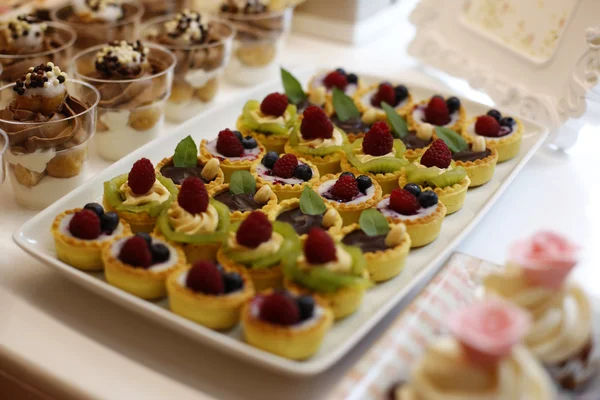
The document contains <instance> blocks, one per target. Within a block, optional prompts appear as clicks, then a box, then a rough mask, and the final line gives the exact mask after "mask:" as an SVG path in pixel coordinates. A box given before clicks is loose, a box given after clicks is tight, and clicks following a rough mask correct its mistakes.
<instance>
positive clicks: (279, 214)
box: [268, 187, 343, 239]
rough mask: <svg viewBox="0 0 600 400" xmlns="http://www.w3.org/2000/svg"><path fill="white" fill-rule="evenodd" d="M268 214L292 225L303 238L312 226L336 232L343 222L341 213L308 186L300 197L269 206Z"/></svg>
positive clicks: (270, 217)
mask: <svg viewBox="0 0 600 400" xmlns="http://www.w3.org/2000/svg"><path fill="white" fill-rule="evenodd" d="M268 216H269V219H270V220H271V221H278V222H283V223H286V224H289V225H291V226H292V228H294V231H296V233H297V234H298V235H299V236H300V238H301V239H306V234H307V233H308V231H310V230H311V229H312V228H322V229H324V230H327V232H329V233H330V234H335V233H337V232H338V231H339V230H340V229H341V228H342V224H343V220H342V216H341V215H340V213H339V212H338V211H337V210H336V209H335V208H334V207H333V206H332V205H330V204H325V202H324V201H323V199H322V198H321V196H319V195H318V194H317V193H316V192H315V191H314V190H312V189H311V188H308V187H306V188H304V191H303V192H302V194H301V195H300V198H299V199H288V200H284V201H282V202H281V203H279V204H275V205H273V206H271V207H269V208H268Z"/></svg>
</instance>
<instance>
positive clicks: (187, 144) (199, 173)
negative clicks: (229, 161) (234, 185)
mask: <svg viewBox="0 0 600 400" xmlns="http://www.w3.org/2000/svg"><path fill="white" fill-rule="evenodd" d="M156 172H157V173H160V174H161V175H162V176H164V177H165V178H169V179H170V180H172V181H173V183H174V184H175V186H177V188H178V189H180V188H181V184H182V183H183V181H185V180H186V179H187V178H189V177H191V176H195V177H196V178H200V179H202V182H204V184H205V185H206V188H207V189H208V190H209V191H210V190H212V189H214V188H215V187H217V186H221V185H222V184H223V182H225V175H224V174H223V171H222V170H221V165H220V163H219V160H218V159H217V158H212V159H210V160H208V162H206V163H204V162H202V159H200V157H199V156H198V148H197V147H196V142H194V139H192V137H191V136H187V137H185V138H184V139H183V140H181V142H179V143H178V144H177V146H176V147H175V152H174V154H173V156H171V157H168V158H163V159H162V160H161V161H160V162H159V163H158V164H156Z"/></svg>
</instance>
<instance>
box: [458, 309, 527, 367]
mask: <svg viewBox="0 0 600 400" xmlns="http://www.w3.org/2000/svg"><path fill="white" fill-rule="evenodd" d="M530 324H531V319H530V317H529V315H528V314H527V313H526V312H524V311H522V310H521V309H520V308H518V307H516V306H514V305H512V304H510V303H509V302H507V301H505V300H502V299H500V298H490V299H487V300H484V301H482V302H480V303H475V304H472V305H470V306H468V307H466V308H464V309H462V310H460V311H458V312H455V313H454V314H452V315H451V316H450V319H449V321H448V329H449V331H450V333H451V334H452V335H453V336H454V337H455V338H456V340H458V341H459V342H460V344H461V345H462V346H463V349H464V350H465V352H466V355H467V357H468V358H469V360H470V361H471V362H473V363H475V364H477V365H481V366H493V365H496V364H497V363H498V362H499V361H500V360H501V359H502V358H504V357H506V356H508V355H509V354H510V353H511V351H512V348H513V346H514V345H515V344H517V343H519V342H520V341H521V339H522V338H523V337H524V336H525V335H526V334H527V331H528V330H529V326H530Z"/></svg>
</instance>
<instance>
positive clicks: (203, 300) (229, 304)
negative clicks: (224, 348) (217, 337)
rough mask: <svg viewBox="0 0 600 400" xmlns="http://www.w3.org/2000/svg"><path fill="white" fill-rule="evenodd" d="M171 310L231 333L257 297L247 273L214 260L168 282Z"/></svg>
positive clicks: (186, 271)
mask: <svg viewBox="0 0 600 400" xmlns="http://www.w3.org/2000/svg"><path fill="white" fill-rule="evenodd" d="M167 291H168V293H169V308H170V309H171V311H173V312H174V313H175V314H177V315H181V316H182V317H184V318H187V319H189V320H192V321H194V322H197V323H199V324H201V325H204V326H206V327H208V328H210V329H216V330H228V329H231V328H233V327H234V326H235V325H236V324H237V323H238V322H239V320H240V309H241V308H242V305H243V304H244V303H245V302H246V301H247V300H248V299H250V298H251V297H252V296H253V295H254V287H253V286H252V281H251V280H250V279H249V278H248V276H247V275H246V274H245V273H244V272H243V271H237V270H232V269H230V268H227V267H223V266H222V265H220V264H214V263H213V262H211V261H205V260H201V261H197V262H196V263H194V265H192V267H191V268H183V269H181V270H178V271H175V272H174V273H172V274H171V275H170V276H169V278H168V279H167Z"/></svg>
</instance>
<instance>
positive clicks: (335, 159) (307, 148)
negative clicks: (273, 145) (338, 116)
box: [284, 106, 348, 175]
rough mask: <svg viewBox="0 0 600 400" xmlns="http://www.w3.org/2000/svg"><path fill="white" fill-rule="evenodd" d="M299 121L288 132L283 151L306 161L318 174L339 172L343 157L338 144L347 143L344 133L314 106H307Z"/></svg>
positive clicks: (340, 145)
mask: <svg viewBox="0 0 600 400" xmlns="http://www.w3.org/2000/svg"><path fill="white" fill-rule="evenodd" d="M300 121H301V123H300V126H299V127H298V128H297V129H295V130H294V131H292V133H291V134H290V138H289V140H288V142H287V143H286V144H285V148H284V151H285V152H286V153H290V154H295V155H296V156H298V157H302V158H304V159H305V160H307V161H310V162H311V163H313V164H314V165H315V166H316V167H317V168H318V169H319V173H320V174H321V175H326V174H336V173H338V172H340V171H341V167H340V162H341V160H342V158H343V157H344V150H343V147H342V146H344V145H345V144H347V143H348V138H347V137H346V133H344V131H342V130H341V129H339V128H337V127H335V126H334V125H333V124H332V123H331V122H330V121H329V118H328V117H327V115H326V114H325V112H323V110H321V109H320V108H319V107H316V106H310V107H308V108H307V109H306V111H304V114H303V115H302V117H301V118H300Z"/></svg>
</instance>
